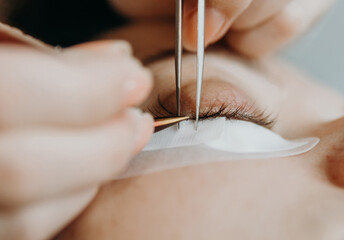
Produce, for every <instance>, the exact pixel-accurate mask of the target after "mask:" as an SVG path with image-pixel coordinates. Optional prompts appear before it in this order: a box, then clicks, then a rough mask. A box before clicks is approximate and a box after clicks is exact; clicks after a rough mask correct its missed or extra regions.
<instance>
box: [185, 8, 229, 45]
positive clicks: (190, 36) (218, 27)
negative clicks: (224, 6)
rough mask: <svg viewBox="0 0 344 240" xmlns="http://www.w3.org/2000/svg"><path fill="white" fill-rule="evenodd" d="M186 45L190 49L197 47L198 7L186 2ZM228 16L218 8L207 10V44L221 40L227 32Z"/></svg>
mask: <svg viewBox="0 0 344 240" xmlns="http://www.w3.org/2000/svg"><path fill="white" fill-rule="evenodd" d="M184 9H185V10H184V13H185V14H184V27H183V35H184V38H183V39H184V42H183V43H184V47H185V48H186V49H188V50H190V51H195V50H196V49H197V8H193V7H192V6H191V5H190V4H186V5H185V8H184ZM225 24H226V16H225V15H224V14H223V13H222V12H221V11H219V10H218V9H216V8H211V7H208V8H206V10H205V46H206V47H207V46H209V45H210V44H212V43H214V42H216V41H217V40H219V39H220V38H221V37H222V35H223V34H224V33H225V30H226V29H225Z"/></svg>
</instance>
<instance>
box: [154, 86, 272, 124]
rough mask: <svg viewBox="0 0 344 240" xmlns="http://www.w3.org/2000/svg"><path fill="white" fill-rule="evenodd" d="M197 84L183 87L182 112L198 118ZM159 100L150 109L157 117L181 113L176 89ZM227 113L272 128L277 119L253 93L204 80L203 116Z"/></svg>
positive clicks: (201, 110)
mask: <svg viewBox="0 0 344 240" xmlns="http://www.w3.org/2000/svg"><path fill="white" fill-rule="evenodd" d="M195 98H196V84H195V83H190V84H187V85H186V86H184V87H183V88H182V99H181V103H182V104H181V113H182V115H183V116H190V117H191V119H195V118H196V114H195V106H196V103H195ZM154 102H155V104H153V105H152V106H149V107H148V108H147V110H148V111H149V112H150V113H152V115H153V116H154V117H155V118H164V117H172V116H176V115H177V108H176V96H175V90H174V91H172V92H171V93H170V94H168V95H167V96H165V97H163V96H161V95H158V97H157V99H156V101H154ZM218 117H225V118H226V119H228V120H242V121H249V122H252V123H255V124H258V125H261V126H263V127H266V128H269V129H271V128H272V127H273V125H274V123H275V120H274V119H273V118H272V117H271V115H270V114H268V113H266V112H265V111H262V110H260V109H259V108H258V107H257V106H256V105H255V103H254V101H252V100H251V99H250V98H249V97H247V96H246V95H245V94H244V93H242V92H241V91H239V90H238V89H236V88H235V87H233V85H231V84H229V83H228V82H223V81H221V80H206V81H204V83H203V94H202V99H201V109H200V120H205V119H211V118H218Z"/></svg>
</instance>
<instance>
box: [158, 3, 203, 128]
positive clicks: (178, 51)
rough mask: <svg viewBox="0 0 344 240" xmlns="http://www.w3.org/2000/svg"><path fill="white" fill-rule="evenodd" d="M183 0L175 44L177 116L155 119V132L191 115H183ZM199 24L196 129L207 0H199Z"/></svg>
mask: <svg viewBox="0 0 344 240" xmlns="http://www.w3.org/2000/svg"><path fill="white" fill-rule="evenodd" d="M182 9H183V0H176V43H175V44H176V46H175V70H176V98H177V117H170V118H162V119H161V118H160V119H155V122H154V127H155V132H159V131H161V130H163V129H165V128H168V127H170V126H173V125H175V124H178V128H179V123H180V122H182V121H185V120H188V119H190V117H182V116H181V79H182V54H183V41H182V39H183V36H182V32H183V31H182V27H183V22H182V19H183V11H182ZM197 22H198V26H197V96H196V125H195V127H196V130H197V129H198V121H199V114H200V106H201V94H202V83H203V71H204V32H205V0H198V19H197Z"/></svg>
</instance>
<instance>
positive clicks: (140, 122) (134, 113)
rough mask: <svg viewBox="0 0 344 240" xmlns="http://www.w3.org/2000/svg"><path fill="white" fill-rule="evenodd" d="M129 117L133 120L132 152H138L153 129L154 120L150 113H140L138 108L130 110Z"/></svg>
mask: <svg viewBox="0 0 344 240" xmlns="http://www.w3.org/2000/svg"><path fill="white" fill-rule="evenodd" d="M130 114H131V118H132V119H133V121H135V124H136V125H135V130H134V153H135V154H136V153H138V152H140V151H141V150H142V149H143V148H144V146H145V145H146V144H147V143H148V141H149V139H150V137H151V136H152V134H153V131H154V127H153V126H154V121H153V118H152V116H151V115H150V114H148V113H142V111H141V110H139V109H131V110H130Z"/></svg>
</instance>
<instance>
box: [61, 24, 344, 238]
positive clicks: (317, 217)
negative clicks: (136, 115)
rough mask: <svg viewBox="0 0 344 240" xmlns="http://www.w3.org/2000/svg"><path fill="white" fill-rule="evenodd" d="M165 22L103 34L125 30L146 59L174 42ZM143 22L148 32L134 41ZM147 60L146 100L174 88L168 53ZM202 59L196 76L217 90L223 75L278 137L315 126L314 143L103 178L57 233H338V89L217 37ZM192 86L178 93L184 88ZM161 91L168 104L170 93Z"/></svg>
mask: <svg viewBox="0 0 344 240" xmlns="http://www.w3.org/2000/svg"><path fill="white" fill-rule="evenodd" d="M168 28H169V26H168V25H164V24H159V25H156V24H155V25H154V24H149V23H147V24H140V25H139V26H132V27H128V28H125V29H123V30H119V31H113V32H111V33H109V34H107V35H106V36H107V38H110V37H112V38H119V37H120V38H123V39H127V40H128V41H129V42H131V43H133V46H134V50H135V52H137V53H138V55H139V56H140V58H141V59H147V58H149V57H151V56H152V54H153V55H156V54H157V53H158V52H159V51H161V50H167V49H169V48H171V49H173V43H172V44H170V43H168V42H167V41H165V40H164V38H165V36H166V39H168V36H167V35H168V32H169V31H168V30H167V29H168ZM140 29H141V30H142V31H140ZM161 29H165V34H164V35H160V33H161ZM171 31H173V27H171ZM140 32H141V33H140ZM147 32H149V33H150V41H147V42H146V43H145V42H144V41H137V39H143V36H144V34H145V33H147ZM133 33H136V35H135V34H133ZM141 34H142V36H141ZM133 36H135V37H134V38H133ZM140 37H142V38H140ZM152 42H153V43H152ZM155 42H156V43H157V44H155V45H154V43H155ZM136 43H138V44H136ZM149 44H152V45H149ZM147 46H149V47H147ZM154 46H155V47H154ZM147 49H151V52H152V54H149V51H147ZM157 49H160V50H157ZM148 66H149V68H150V69H151V70H152V72H153V74H154V76H155V78H154V79H155V85H154V89H153V91H152V94H151V95H150V97H149V99H148V101H146V102H145V104H144V106H143V108H145V109H147V108H149V107H150V106H152V105H156V101H157V95H158V94H162V96H168V93H172V92H173V91H174V81H173V79H174V78H173V71H174V68H173V66H174V62H173V58H172V57H167V58H163V59H160V60H155V61H151V62H150V64H149V65H148ZM184 66H185V67H184V72H183V73H184V75H183V76H184V78H183V79H184V82H183V83H184V84H185V85H188V84H194V81H195V80H194V77H195V76H194V72H195V71H194V70H195V59H194V56H192V55H187V56H185V57H184ZM205 66H206V69H205V82H207V83H209V84H211V82H212V80H214V79H215V78H216V79H217V80H219V79H220V80H221V84H219V85H218V86H220V88H221V90H223V89H225V88H224V84H227V86H232V88H233V91H236V90H235V89H239V90H240V91H241V92H242V93H243V94H244V95H242V98H243V99H247V98H248V97H249V98H250V99H251V100H253V101H254V102H255V105H256V106H257V107H258V108H263V109H266V110H267V111H268V112H269V113H270V114H271V115H273V116H275V117H276V124H275V126H274V127H273V128H272V130H273V131H275V132H277V133H279V134H281V135H283V136H284V137H287V138H298V137H305V136H318V137H319V138H320V139H321V142H320V144H319V145H317V146H316V147H315V148H314V149H313V150H311V151H310V152H307V153H305V154H302V155H299V156H295V157H288V158H275V159H261V160H249V161H229V162H222V163H210V164H204V165H198V166H190V167H185V168H179V169H174V170H169V171H164V172H160V173H155V174H150V175H144V176H140V177H135V178H131V179H127V180H122V181H117V182H113V183H110V184H107V185H106V186H105V187H103V188H102V189H101V191H100V192H99V194H98V196H97V197H96V199H95V201H94V202H93V203H92V204H91V206H90V207H89V208H88V209H87V210H86V211H85V212H84V213H83V214H82V215H81V216H80V217H79V218H78V219H77V220H76V221H74V223H73V224H72V225H70V226H69V227H68V228H67V229H66V230H65V231H64V232H62V233H61V234H60V235H59V236H58V237H57V238H56V239H59V240H61V239H63V240H68V239H85V240H87V239H128V240H131V239H132V240H136V239H149V240H152V239H153V240H154V239H171V240H172V239H187V240H190V239H195V240H196V239H197V240H200V239H217V240H221V239H224V240H225V239H241V240H249V239H264V240H270V239H271V240H275V239H281V240H284V239H300V240H305V239H312V240H318V239H325V240H332V239H333V240H340V239H343V238H344V229H343V224H344V189H343V188H342V187H343V186H344V173H343V172H344V158H342V156H343V154H344V151H343V149H344V146H343V145H344V118H343V114H344V100H343V98H342V97H341V96H340V95H338V94H336V93H335V92H333V91H332V90H329V89H327V88H326V87H324V86H320V85H318V84H317V83H315V82H313V81H310V80H309V79H307V78H306V77H304V76H303V75H301V74H300V73H298V72H297V71H295V70H293V68H291V67H288V66H287V65H286V64H285V63H281V62H280V61H278V60H277V59H266V60H264V61H260V62H248V61H246V60H242V59H240V58H238V57H236V56H233V55H231V54H229V53H228V52H227V51H226V50H224V49H222V48H221V47H218V48H216V49H210V50H208V51H207V54H206V64H205ZM228 83H230V85H229V84H228ZM217 84H218V83H215V84H212V85H211V88H210V87H209V88H205V89H204V97H203V107H204V106H206V105H207V99H209V98H208V97H210V98H212V97H213V96H214V94H216V92H219V91H220V89H216V87H217ZM189 91H190V92H189ZM193 91H194V90H193V89H192V88H189V90H184V93H183V94H184V95H189V96H193V95H194V94H193ZM228 94H230V93H229V92H228ZM190 98H192V97H190ZM190 98H189V97H186V98H184V100H183V109H184V110H183V113H184V114H192V111H193V110H192V109H193V107H192V106H193V104H194V100H191V99H190ZM221 99H223V97H222V96H219V97H218V99H217V100H221ZM162 100H163V102H164V103H165V104H166V107H168V108H169V109H173V108H174V101H170V100H169V99H168V98H167V99H164V98H163V99H162ZM190 106H191V107H190ZM203 157H205V158H207V156H203ZM171 158H172V159H173V155H171ZM174 160H175V161H178V159H174Z"/></svg>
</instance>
